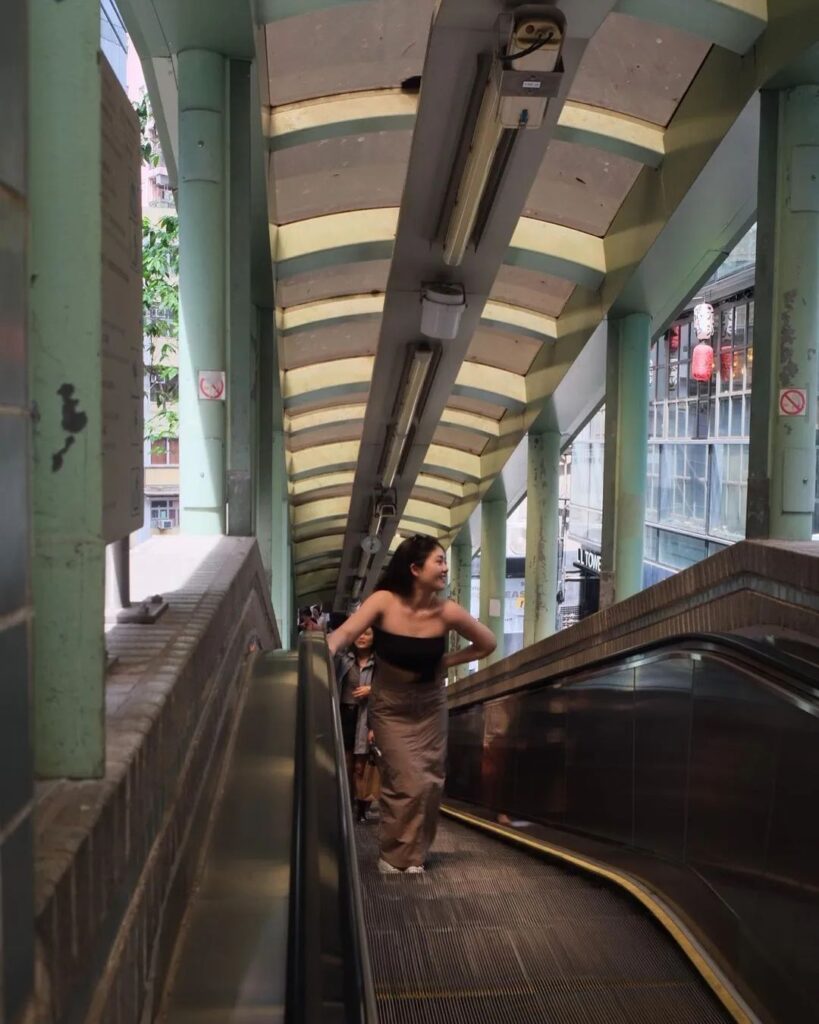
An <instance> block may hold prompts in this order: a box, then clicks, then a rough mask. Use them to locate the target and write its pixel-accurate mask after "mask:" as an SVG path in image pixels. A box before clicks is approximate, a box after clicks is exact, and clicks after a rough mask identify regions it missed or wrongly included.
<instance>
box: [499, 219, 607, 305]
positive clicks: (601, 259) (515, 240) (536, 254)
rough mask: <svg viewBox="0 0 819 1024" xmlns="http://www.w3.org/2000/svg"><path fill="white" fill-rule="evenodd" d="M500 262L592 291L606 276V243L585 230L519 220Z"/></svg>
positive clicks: (534, 220) (540, 221) (545, 222)
mask: <svg viewBox="0 0 819 1024" xmlns="http://www.w3.org/2000/svg"><path fill="white" fill-rule="evenodd" d="M503 262H504V263H507V264H509V265H510V266H514V267H525V268H526V269H527V270H536V271H538V272H539V273H541V274H550V275H551V276H552V277H563V278H566V280H568V281H574V282H575V283H576V284H580V285H583V287H585V288H589V289H591V290H592V291H594V290H595V289H597V288H599V287H600V284H601V282H602V280H603V277H604V276H605V273H606V250H605V243H604V240H603V239H602V238H598V237H597V236H596V235H590V234H588V233H587V232H585V231H577V230H576V229H575V228H567V227H564V225H562V224H553V223H552V222H550V221H545V220H536V219H535V218H534V217H521V218H520V220H519V221H518V224H517V227H516V228H515V232H514V234H513V235H512V241H511V243H510V245H509V248H508V249H507V251H506V255H505V256H504V260H503Z"/></svg>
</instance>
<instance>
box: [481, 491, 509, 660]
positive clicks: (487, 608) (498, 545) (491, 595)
mask: <svg viewBox="0 0 819 1024" xmlns="http://www.w3.org/2000/svg"><path fill="white" fill-rule="evenodd" d="M505 604H506V492H505V490H504V486H503V480H502V479H501V478H500V477H498V479H497V480H496V481H495V482H494V483H493V484H492V486H491V487H490V488H489V490H488V491H487V492H486V496H485V497H484V499H483V501H482V502H481V603H480V619H481V622H483V623H484V625H486V626H488V627H489V628H490V629H491V630H492V632H493V633H494V634H495V639H496V640H497V643H498V645H497V647H496V648H495V651H494V653H492V654H490V656H489V657H488V658H486V660H485V662H484V665H491V664H493V663H494V662H496V661H499V660H500V659H501V658H502V657H503V654H504V651H503V620H504V612H505Z"/></svg>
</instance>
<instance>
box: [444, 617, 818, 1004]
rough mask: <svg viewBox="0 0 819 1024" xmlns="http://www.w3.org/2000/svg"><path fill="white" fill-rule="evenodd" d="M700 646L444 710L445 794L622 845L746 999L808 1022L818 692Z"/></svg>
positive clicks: (673, 645)
mask: <svg viewBox="0 0 819 1024" xmlns="http://www.w3.org/2000/svg"><path fill="white" fill-rule="evenodd" d="M695 646H696V645H695V643H694V641H693V639H689V640H687V641H686V642H685V645H683V644H681V643H680V641H679V639H678V638H675V639H674V640H673V641H669V642H668V643H667V644H666V648H665V650H664V649H663V648H662V647H660V646H658V645H652V648H651V649H650V650H649V651H646V652H644V654H643V655H642V656H639V655H637V654H635V653H634V652H630V653H629V655H628V657H627V658H625V659H609V660H607V661H606V663H605V664H604V665H601V666H600V667H597V668H594V669H590V670H583V671H578V672H576V673H574V674H571V675H566V676H564V677H562V678H558V679H554V678H550V679H549V680H548V682H544V683H543V684H541V685H540V686H538V685H536V684H535V685H530V686H528V687H527V688H526V689H523V690H518V691H516V692H511V693H509V694H508V695H507V696H503V697H498V698H495V699H492V700H487V701H485V702H483V703H475V704H471V705H469V706H468V707H466V708H464V709H458V710H455V711H454V712H452V713H451V714H450V736H451V741H450V763H449V776H448V796H449V797H450V798H451V799H454V800H457V801H463V802H465V803H466V804H469V805H471V806H472V807H475V808H480V809H483V811H484V812H486V813H487V814H490V815H491V816H495V817H496V816H498V815H504V816H506V817H507V818H510V817H513V818H518V819H522V820H525V821H528V822H532V823H534V824H535V825H537V826H538V827H542V828H543V829H545V830H547V831H548V832H549V833H550V834H551V835H553V836H557V837H558V839H557V840H556V845H557V846H561V847H565V848H567V849H570V850H575V851H576V850H577V849H579V848H588V846H589V844H596V849H597V852H598V859H601V860H603V861H606V860H607V858H608V861H609V863H611V859H612V858H614V859H615V860H616V859H622V856H623V851H625V852H626V853H627V854H628V857H627V858H626V859H627V860H628V859H629V858H630V863H631V864H632V866H636V867H635V872H636V875H637V877H639V878H641V879H642V880H643V881H646V882H647V883H648V884H649V885H650V887H652V888H654V889H658V890H659V891H660V892H661V893H664V895H665V897H666V898H667V900H668V902H669V903H671V904H676V905H677V906H678V907H680V908H681V909H682V912H683V913H684V915H685V917H686V918H687V919H688V920H689V921H690V922H693V926H694V930H696V931H699V932H700V935H701V939H702V944H703V946H704V947H707V948H710V949H711V950H712V952H713V954H714V955H715V956H716V957H718V958H722V961H723V963H724V964H725V967H726V974H727V976H729V977H731V978H732V979H733V980H734V982H735V985H736V987H737V989H738V991H739V992H740V994H741V996H742V998H743V999H744V1000H745V1001H746V1002H747V1003H748V1004H749V1005H751V1006H752V1007H753V1008H754V1010H755V1012H757V1013H758V1014H759V1015H760V1016H761V1017H765V1016H766V1015H767V1016H768V1018H769V1019H781V1020H791V1019H793V1020H802V1019H810V1016H811V1014H812V1013H813V1010H811V1009H810V1007H812V1006H815V1005H817V1002H818V1001H819V978H817V975H816V972H815V970H814V968H813V966H812V958H811V956H810V954H809V953H808V952H807V951H809V950H811V949H813V950H815V949H816V948H817V929H819V875H817V868H816V859H815V857H813V856H812V852H813V851H815V850H816V849H817V847H819V821H817V816H816V815H815V814H814V813H811V812H809V811H808V808H813V807H815V806H816V803H817V799H819V701H816V700H813V699H811V696H810V692H811V691H810V685H809V684H810V680H809V679H808V680H802V679H796V680H794V679H789V678H783V672H782V665H781V664H778V663H777V662H776V661H775V660H774V661H771V659H766V658H764V657H761V656H749V654H748V651H747V648H743V646H742V645H739V646H737V645H734V644H732V643H728V644H722V643H721V642H720V639H719V638H713V637H712V638H708V639H707V640H706V641H704V642H702V643H701V645H700V649H699V650H694V649H693V648H694V647H695ZM788 671H790V665H788ZM726 908H729V909H726ZM723 917H724V918H725V920H724V919H723ZM751 965H753V966H751Z"/></svg>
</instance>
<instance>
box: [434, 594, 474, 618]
mask: <svg viewBox="0 0 819 1024" xmlns="http://www.w3.org/2000/svg"><path fill="white" fill-rule="evenodd" d="M440 614H441V618H442V619H443V620H444V622H445V623H446V624H447V625H455V624H456V623H458V622H463V620H464V616H466V618H470V615H469V612H468V611H467V610H466V609H465V608H464V607H463V606H462V605H459V604H458V602H457V601H453V600H452V598H451V597H448V598H446V599H445V600H442V601H441V612H440Z"/></svg>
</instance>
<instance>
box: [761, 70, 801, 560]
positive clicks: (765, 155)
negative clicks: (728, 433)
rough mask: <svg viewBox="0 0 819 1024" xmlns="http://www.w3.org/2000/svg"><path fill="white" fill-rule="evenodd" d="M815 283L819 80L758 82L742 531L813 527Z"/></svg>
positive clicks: (770, 534)
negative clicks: (778, 86)
mask: <svg viewBox="0 0 819 1024" xmlns="http://www.w3.org/2000/svg"><path fill="white" fill-rule="evenodd" d="M817 282H819V85H800V86H796V87H794V88H790V89H782V90H765V91H763V92H762V105H761V119H760V154H759V202H758V227H757V265H756V294H755V318H754V319H755V322H754V379H753V391H752V402H751V436H750V452H749V471H748V507H747V528H746V534H747V536H748V537H752V538H757V539H764V538H773V539H777V540H810V539H811V535H812V532H813V513H814V502H815V499H816V420H817V414H816V406H817V379H816V378H817V351H819V287H817ZM788 414H789V415H788Z"/></svg>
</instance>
